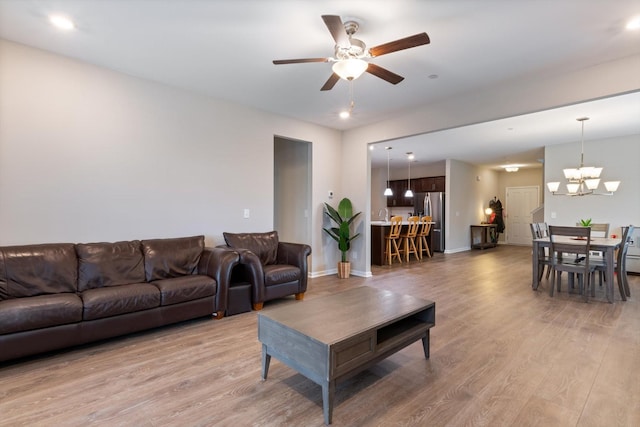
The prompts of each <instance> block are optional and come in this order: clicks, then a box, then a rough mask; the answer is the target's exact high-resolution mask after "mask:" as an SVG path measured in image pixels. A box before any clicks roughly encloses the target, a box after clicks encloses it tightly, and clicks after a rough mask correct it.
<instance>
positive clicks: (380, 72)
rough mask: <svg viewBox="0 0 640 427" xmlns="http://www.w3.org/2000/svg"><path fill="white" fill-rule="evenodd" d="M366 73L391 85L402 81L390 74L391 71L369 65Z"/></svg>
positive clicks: (402, 78) (397, 76)
mask: <svg viewBox="0 0 640 427" xmlns="http://www.w3.org/2000/svg"><path fill="white" fill-rule="evenodd" d="M367 73H369V74H373V75H374V76H376V77H380V78H381V79H382V80H386V81H388V82H389V83H391V84H392V85H397V84H398V83H400V82H401V81H403V80H404V77H402V76H399V75H397V74H396V73H392V72H391V71H389V70H387V69H385V68H382V67H381V66H379V65H376V64H372V63H371V62H370V63H369V66H368V67H367Z"/></svg>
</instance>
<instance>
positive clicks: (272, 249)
mask: <svg viewBox="0 0 640 427" xmlns="http://www.w3.org/2000/svg"><path fill="white" fill-rule="evenodd" d="M222 234H223V235H224V240H225V242H226V243H227V245H228V246H230V247H232V248H234V249H248V250H250V251H251V252H253V253H254V254H256V255H257V256H258V258H260V262H261V263H262V264H263V265H270V264H275V263H276V261H277V255H278V232H277V231H269V232H266V233H227V232H224V233H222Z"/></svg>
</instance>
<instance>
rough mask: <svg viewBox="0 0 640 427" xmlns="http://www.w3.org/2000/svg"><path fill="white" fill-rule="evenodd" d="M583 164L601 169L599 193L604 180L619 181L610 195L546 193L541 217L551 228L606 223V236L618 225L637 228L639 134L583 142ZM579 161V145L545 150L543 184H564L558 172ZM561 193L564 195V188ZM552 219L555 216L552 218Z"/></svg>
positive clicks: (639, 213) (639, 211) (639, 217)
mask: <svg viewBox="0 0 640 427" xmlns="http://www.w3.org/2000/svg"><path fill="white" fill-rule="evenodd" d="M584 153H585V165H592V166H600V167H603V168H604V169H603V171H602V175H601V176H600V178H601V182H600V191H601V192H602V191H604V185H603V182H604V181H621V184H620V187H619V188H618V191H616V192H615V193H614V195H613V196H583V197H569V196H552V195H551V193H549V190H548V189H547V188H546V185H545V187H544V188H543V189H542V191H544V192H545V193H546V196H545V197H546V198H545V206H544V214H545V215H544V217H545V221H546V222H547V223H549V224H553V225H574V224H575V223H576V222H577V221H579V220H580V219H586V218H591V219H592V220H593V222H598V223H599V222H606V223H609V224H610V229H609V232H610V233H617V234H618V235H619V234H620V230H619V228H620V226H622V225H629V224H633V225H640V135H631V136H626V137H617V138H609V139H605V140H599V141H585V143H584ZM579 162H580V144H579V143H575V142H572V143H568V144H562V145H554V146H550V147H546V148H545V165H544V169H545V176H546V180H547V181H560V182H562V183H564V182H565V179H564V176H563V173H562V169H564V168H572V167H576V166H577V165H578V163H579ZM560 191H561V192H563V193H564V192H566V187H565V186H564V185H561V186H560ZM554 216H555V217H554Z"/></svg>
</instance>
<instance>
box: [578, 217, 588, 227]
mask: <svg viewBox="0 0 640 427" xmlns="http://www.w3.org/2000/svg"><path fill="white" fill-rule="evenodd" d="M580 225H581V226H583V227H591V218H589V219H581V220H580Z"/></svg>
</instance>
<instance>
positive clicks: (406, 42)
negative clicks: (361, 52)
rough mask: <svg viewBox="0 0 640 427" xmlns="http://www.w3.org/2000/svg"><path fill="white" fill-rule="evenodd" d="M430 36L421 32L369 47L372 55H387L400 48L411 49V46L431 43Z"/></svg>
mask: <svg viewBox="0 0 640 427" xmlns="http://www.w3.org/2000/svg"><path fill="white" fill-rule="evenodd" d="M430 41H431V40H429V36H428V35H427V33H420V34H416V35H414V36H410V37H405V38H403V39H400V40H395V41H392V42H389V43H385V44H381V45H379V46H374V47H372V48H370V49H369V53H370V54H371V56H373V57H375V56H380V55H386V54H387V53H391V52H397V51H399V50H404V49H409V48H411V47H416V46H422V45H423V44H429V43H430Z"/></svg>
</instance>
